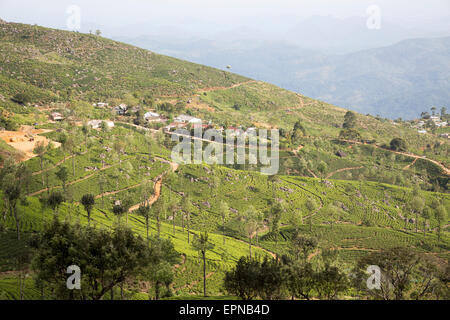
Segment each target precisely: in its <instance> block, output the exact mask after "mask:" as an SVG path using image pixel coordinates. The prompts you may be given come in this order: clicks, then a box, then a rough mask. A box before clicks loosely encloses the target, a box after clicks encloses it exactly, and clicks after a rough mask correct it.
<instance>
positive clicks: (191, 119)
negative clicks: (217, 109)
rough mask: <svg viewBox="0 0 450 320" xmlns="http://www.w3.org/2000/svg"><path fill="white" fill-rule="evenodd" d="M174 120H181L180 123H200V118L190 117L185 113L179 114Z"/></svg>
mask: <svg viewBox="0 0 450 320" xmlns="http://www.w3.org/2000/svg"><path fill="white" fill-rule="evenodd" d="M174 121H175V122H182V123H201V122H202V119H199V118H195V117H191V116H188V115H185V114H182V115H179V116H178V117H176V118H175V119H174Z"/></svg>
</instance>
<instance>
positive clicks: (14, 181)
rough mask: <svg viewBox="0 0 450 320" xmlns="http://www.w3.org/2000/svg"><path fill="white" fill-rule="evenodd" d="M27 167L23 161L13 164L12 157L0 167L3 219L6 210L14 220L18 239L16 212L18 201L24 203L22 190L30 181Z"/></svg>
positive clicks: (17, 217) (18, 215) (17, 216)
mask: <svg viewBox="0 0 450 320" xmlns="http://www.w3.org/2000/svg"><path fill="white" fill-rule="evenodd" d="M30 177H31V175H30V173H29V169H28V168H27V167H25V165H24V164H23V163H21V164H15V163H14V161H13V160H12V159H10V158H9V159H7V161H5V163H4V164H3V168H1V169H0V189H1V190H2V191H3V196H4V199H5V200H6V201H5V202H6V206H5V209H6V210H7V211H5V213H4V221H6V212H9V214H10V216H11V217H13V218H14V220H15V222H16V231H17V239H18V240H20V214H19V212H18V208H17V204H18V201H22V203H24V204H26V201H25V198H24V191H25V188H26V186H27V185H28V184H29V183H30Z"/></svg>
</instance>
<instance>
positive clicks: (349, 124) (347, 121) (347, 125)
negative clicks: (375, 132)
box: [342, 111, 356, 129]
mask: <svg viewBox="0 0 450 320" xmlns="http://www.w3.org/2000/svg"><path fill="white" fill-rule="evenodd" d="M355 126H356V114H355V113H354V112H352V111H347V113H346V114H345V116H344V123H343V125H342V127H343V128H344V129H353V128H354V127H355Z"/></svg>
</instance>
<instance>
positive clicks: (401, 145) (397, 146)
mask: <svg viewBox="0 0 450 320" xmlns="http://www.w3.org/2000/svg"><path fill="white" fill-rule="evenodd" d="M390 146H391V150H394V151H406V150H407V149H408V147H407V145H406V142H405V141H404V140H403V139H402V138H394V139H392V140H391V143H390Z"/></svg>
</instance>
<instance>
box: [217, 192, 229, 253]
mask: <svg viewBox="0 0 450 320" xmlns="http://www.w3.org/2000/svg"><path fill="white" fill-rule="evenodd" d="M219 211H220V216H221V217H222V235H223V244H224V245H225V222H226V221H227V220H228V217H229V215H230V207H229V206H228V204H227V203H226V202H225V201H223V200H222V201H221V202H220V207H219Z"/></svg>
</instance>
